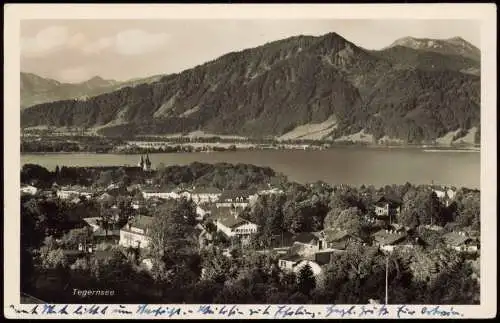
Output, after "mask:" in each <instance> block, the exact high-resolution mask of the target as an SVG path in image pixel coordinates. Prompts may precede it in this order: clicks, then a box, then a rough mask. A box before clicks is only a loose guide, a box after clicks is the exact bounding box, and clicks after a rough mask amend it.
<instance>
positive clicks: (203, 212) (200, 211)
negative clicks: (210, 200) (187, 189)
mask: <svg viewBox="0 0 500 323" xmlns="http://www.w3.org/2000/svg"><path fill="white" fill-rule="evenodd" d="M210 213H211V212H210V209H208V205H207V204H205V205H197V206H196V220H197V221H203V220H204V219H205V218H206V217H207V216H209V215H210Z"/></svg>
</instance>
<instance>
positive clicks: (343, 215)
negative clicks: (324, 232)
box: [324, 207, 362, 234]
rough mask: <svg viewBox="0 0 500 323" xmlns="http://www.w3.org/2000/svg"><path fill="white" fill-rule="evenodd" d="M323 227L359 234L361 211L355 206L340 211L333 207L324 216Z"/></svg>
mask: <svg viewBox="0 0 500 323" xmlns="http://www.w3.org/2000/svg"><path fill="white" fill-rule="evenodd" d="M324 227H325V228H331V229H338V230H345V231H347V232H348V233H351V234H359V233H360V232H361V230H362V216H361V211H360V210H359V209H358V208H357V207H350V208H348V209H346V210H342V211H340V210H339V209H333V210H331V211H330V212H329V213H328V215H327V216H326V217H325V222H324Z"/></svg>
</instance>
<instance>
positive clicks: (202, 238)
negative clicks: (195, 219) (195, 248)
mask: <svg viewBox="0 0 500 323" xmlns="http://www.w3.org/2000/svg"><path fill="white" fill-rule="evenodd" d="M194 229H195V233H196V234H197V237H198V243H199V248H200V249H203V248H205V247H207V246H208V245H210V244H211V243H212V241H213V235H212V234H211V233H210V232H208V231H207V229H206V228H205V226H203V225H202V224H201V223H198V224H197V225H196V226H195V228H194Z"/></svg>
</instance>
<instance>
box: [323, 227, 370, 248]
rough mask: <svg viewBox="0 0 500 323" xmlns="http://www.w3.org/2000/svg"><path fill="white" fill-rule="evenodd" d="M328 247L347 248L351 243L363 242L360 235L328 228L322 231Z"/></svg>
mask: <svg viewBox="0 0 500 323" xmlns="http://www.w3.org/2000/svg"><path fill="white" fill-rule="evenodd" d="M322 235H323V239H324V240H325V242H326V247H327V248H328V249H334V250H345V249H346V248H347V246H348V245H349V244H351V243H357V244H359V243H362V241H361V239H360V238H359V237H356V236H354V235H352V234H349V233H348V232H347V231H345V230H335V229H328V230H324V231H323V232H322Z"/></svg>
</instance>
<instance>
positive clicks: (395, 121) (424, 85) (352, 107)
mask: <svg viewBox="0 0 500 323" xmlns="http://www.w3.org/2000/svg"><path fill="white" fill-rule="evenodd" d="M48 83H50V82H48ZM92 83H94V82H92ZM95 83H100V84H104V83H106V81H104V82H95ZM138 83H141V82H137V81H136V82H135V83H134V84H133V85H134V86H130V85H128V84H126V83H121V84H115V83H114V82H112V81H111V82H109V83H108V84H109V85H103V86H96V89H97V90H96V91H103V92H106V93H102V94H98V95H95V96H92V97H89V98H88V99H86V100H81V99H75V98H76V97H77V96H73V97H71V99H64V100H61V101H55V102H45V103H41V104H36V105H34V106H31V107H29V108H25V109H23V110H22V111H21V124H22V126H23V127H34V126H40V125H48V126H54V127H82V128H94V129H99V130H98V131H99V133H100V134H102V135H105V136H124V135H129V136H130V135H145V134H188V133H190V132H191V133H192V132H204V133H210V134H217V135H239V136H244V137H250V138H262V137H266V138H269V137H272V138H281V139H322V140H337V141H344V140H347V141H369V142H373V141H379V142H380V141H383V140H388V141H390V140H394V141H402V142H407V143H417V142H432V141H436V140H440V139H442V138H448V137H449V138H451V141H454V140H456V139H458V138H459V137H464V136H465V137H467V136H468V137H467V138H469V139H470V137H471V136H472V141H474V140H476V141H477V140H478V134H479V131H478V130H479V127H480V124H479V123H480V54H479V49H477V48H476V47H474V46H473V45H471V44H469V43H468V42H466V41H465V40H463V39H461V38H458V37H455V38H451V39H448V40H428V39H417V38H409V37H407V38H403V39H400V40H397V41H396V42H394V43H393V44H392V45H391V46H389V47H387V48H384V49H382V50H377V51H375V50H366V49H364V48H362V47H359V46H356V45H355V44H353V43H352V42H350V41H348V40H346V39H345V38H343V37H342V36H340V35H338V34H336V33H329V34H326V35H324V36H319V37H313V36H295V37H290V38H286V39H283V40H278V41H274V42H270V43H266V44H264V45H262V46H259V47H255V48H249V49H246V50H243V51H239V52H231V53H228V54H226V55H223V56H221V57H219V58H217V59H215V60H212V61H209V62H207V63H205V64H202V65H199V66H196V67H194V68H192V69H188V70H185V71H183V72H181V73H176V74H170V75H165V76H162V77H158V78H156V79H152V80H149V82H147V83H141V84H138ZM50 84H53V82H52V83H50ZM82 84H83V83H82ZM82 84H80V85H82ZM21 87H22V88H23V85H22V86H21ZM24 87H25V88H26V86H24ZM55 87H56V88H57V85H56V86H55ZM84 87H85V86H84V85H82V86H79V88H84ZM113 87H115V88H113ZM32 89H33V87H31V88H30V91H31V92H36V91H34V90H32ZM21 91H22V92H23V90H21ZM53 92H57V91H56V90H54V91H53ZM81 93H85V94H84V95H88V96H90V95H93V94H91V92H90V93H89V92H85V91H82V92H79V94H78V95H81ZM68 98H70V97H68ZM469 139H468V140H469Z"/></svg>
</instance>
